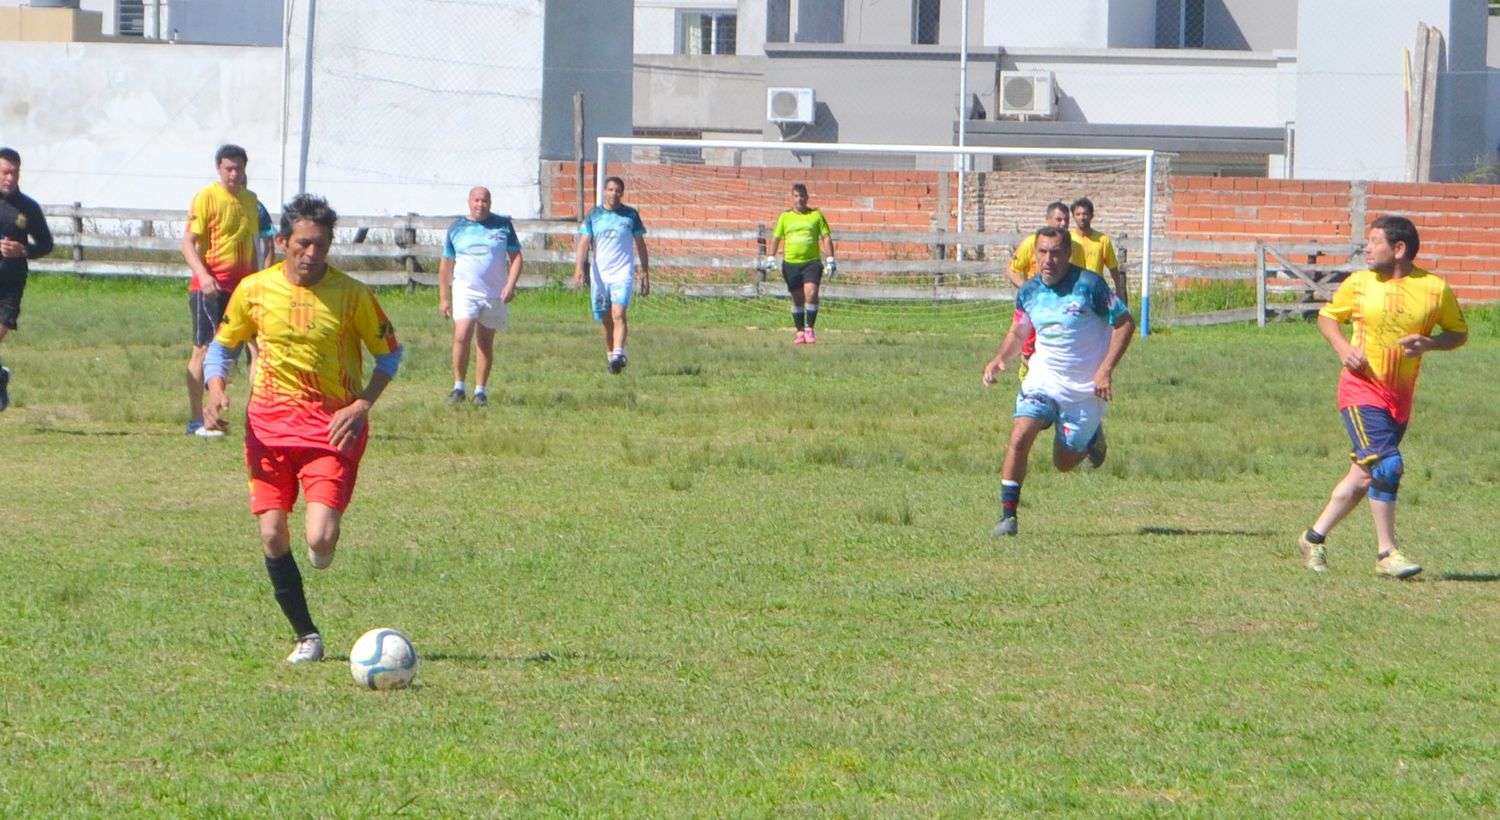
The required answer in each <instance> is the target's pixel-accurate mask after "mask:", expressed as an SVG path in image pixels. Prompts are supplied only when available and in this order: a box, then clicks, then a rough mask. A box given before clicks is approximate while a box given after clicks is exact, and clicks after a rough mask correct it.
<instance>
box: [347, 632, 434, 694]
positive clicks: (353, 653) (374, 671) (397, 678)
mask: <svg viewBox="0 0 1500 820" xmlns="http://www.w3.org/2000/svg"><path fill="white" fill-rule="evenodd" d="M349 671H350V672H351V673H352V674H353V675H354V682H355V683H358V684H359V685H360V686H366V687H369V688H370V689H405V688H406V687H407V685H409V684H410V683H411V679H412V678H413V677H415V676H416V674H417V649H416V647H414V646H412V645H411V639H410V638H408V637H406V634H405V633H403V632H400V631H399V630H395V629H386V628H384V627H382V628H380V629H372V630H370V631H369V632H366V633H365V634H363V635H360V636H359V640H357V641H355V642H354V648H353V649H351V650H349Z"/></svg>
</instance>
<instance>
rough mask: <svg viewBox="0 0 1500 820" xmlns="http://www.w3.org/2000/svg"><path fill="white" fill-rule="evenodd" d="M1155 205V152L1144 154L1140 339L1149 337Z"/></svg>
mask: <svg viewBox="0 0 1500 820" xmlns="http://www.w3.org/2000/svg"><path fill="white" fill-rule="evenodd" d="M1155 205H1156V152H1155V151H1150V152H1148V153H1147V154H1146V219H1145V221H1144V222H1143V223H1142V224H1144V225H1145V226H1146V235H1145V236H1143V237H1141V337H1142V338H1145V337H1147V336H1150V335H1151V234H1152V233H1153V232H1154V229H1153V227H1152V225H1151V213H1152V211H1153V210H1155Z"/></svg>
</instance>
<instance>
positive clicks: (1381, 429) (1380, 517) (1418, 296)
mask: <svg viewBox="0 0 1500 820" xmlns="http://www.w3.org/2000/svg"><path fill="white" fill-rule="evenodd" d="M1419 246H1420V240H1419V239H1418V237H1417V227H1416V226H1415V225H1413V224H1412V222H1411V220H1409V219H1406V218H1404V217H1399V216H1384V217H1381V218H1380V219H1377V220H1375V221H1374V222H1372V223H1370V233H1369V237H1368V239H1367V241H1366V243H1365V264H1366V265H1368V266H1369V268H1368V269H1367V270H1362V271H1359V272H1357V273H1354V274H1352V275H1351V276H1350V277H1349V278H1348V279H1345V280H1344V281H1343V283H1342V284H1340V285H1339V289H1338V292H1336V293H1335V294H1334V296H1333V301H1331V302H1329V303H1328V304H1327V305H1325V306H1324V307H1323V309H1322V310H1320V311H1318V330H1319V331H1321V332H1322V334H1323V338H1325V339H1327V340H1328V344H1329V345H1331V346H1332V347H1333V351H1334V353H1336V354H1338V357H1339V362H1340V363H1341V364H1342V365H1343V366H1344V367H1343V370H1341V371H1340V372H1339V387H1338V405H1339V412H1340V413H1341V414H1342V415H1343V417H1344V429H1345V430H1346V431H1347V432H1348V433H1349V439H1350V441H1351V442H1353V445H1354V446H1353V450H1352V452H1351V453H1350V458H1351V459H1353V461H1354V463H1353V464H1352V465H1351V466H1350V467H1349V472H1348V473H1346V474H1345V475H1344V477H1343V479H1341V480H1340V481H1339V483H1338V484H1336V485H1335V486H1334V488H1333V494H1332V496H1331V497H1330V498H1329V499H1328V505H1327V506H1326V507H1324V508H1323V512H1322V514H1321V515H1319V516H1318V520H1316V521H1314V522H1313V525H1312V527H1311V528H1310V529H1308V530H1307V531H1306V532H1304V533H1302V536H1301V537H1300V538H1298V539H1297V545H1298V547H1299V548H1300V549H1301V551H1302V561H1303V564H1304V566H1306V567H1307V568H1308V569H1310V570H1312V571H1313V572H1327V571H1328V547H1327V545H1326V544H1325V543H1324V539H1325V538H1327V536H1328V534H1329V533H1330V532H1332V531H1333V528H1334V527H1336V526H1338V523H1339V522H1340V521H1342V520H1344V516H1346V515H1348V514H1349V513H1350V512H1352V511H1353V510H1354V508H1355V507H1357V506H1359V500H1360V498H1361V497H1362V496H1365V495H1368V496H1369V497H1370V515H1371V516H1372V517H1373V518H1374V519H1375V542H1376V547H1375V571H1376V572H1378V573H1380V574H1381V575H1385V576H1389V577H1391V578H1410V577H1411V576H1413V575H1416V574H1417V573H1419V572H1421V571H1422V567H1421V565H1420V564H1417V563H1415V562H1413V561H1411V560H1410V559H1408V558H1407V557H1406V556H1405V555H1402V554H1401V551H1400V550H1399V549H1397V545H1396V491H1397V490H1398V489H1399V488H1400V486H1401V474H1402V472H1403V471H1404V464H1403V461H1402V458H1401V439H1402V437H1404V436H1405V435H1406V424H1407V421H1408V420H1410V419H1411V407H1412V398H1413V397H1414V396H1415V395H1416V391H1417V374H1418V373H1420V372H1421V370H1422V354H1423V353H1426V352H1428V351H1429V350H1453V349H1455V348H1458V347H1460V346H1462V345H1463V343H1464V342H1466V341H1468V339H1469V326H1468V324H1467V323H1466V322H1465V321H1464V314H1463V311H1462V310H1461V309H1459V306H1458V300H1457V299H1456V298H1455V297H1454V296H1453V291H1452V289H1450V288H1449V287H1448V283H1446V282H1444V281H1443V280H1442V279H1439V278H1438V277H1436V276H1433V275H1432V274H1431V273H1430V272H1428V271H1426V270H1423V269H1422V268H1419V267H1417V266H1416V264H1415V261H1416V258H1417V248H1418V247H1419ZM1346 322H1347V323H1349V324H1352V325H1353V326H1354V333H1353V338H1352V339H1350V340H1349V341H1345V340H1344V333H1343V330H1342V328H1341V327H1340V325H1342V324H1344V323H1346ZM1436 328H1442V331H1443V332H1442V333H1439V334H1438V335H1436V336H1434V335H1432V331H1433V330H1434V329H1436Z"/></svg>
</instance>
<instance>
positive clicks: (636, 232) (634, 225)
mask: <svg viewBox="0 0 1500 820" xmlns="http://www.w3.org/2000/svg"><path fill="white" fill-rule="evenodd" d="M630 235H631V236H634V237H636V238H637V239H639V238H640V237H643V236H645V235H646V223H645V222H642V221H641V212H640V211H637V210H634V209H632V210H631V211H630Z"/></svg>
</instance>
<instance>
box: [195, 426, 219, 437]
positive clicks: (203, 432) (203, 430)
mask: <svg viewBox="0 0 1500 820" xmlns="http://www.w3.org/2000/svg"><path fill="white" fill-rule="evenodd" d="M193 435H195V436H197V437H198V438H223V437H224V431H223V430H213V429H210V428H208V427H199V428H198V429H196V430H194V431H193Z"/></svg>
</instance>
